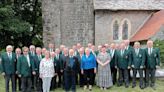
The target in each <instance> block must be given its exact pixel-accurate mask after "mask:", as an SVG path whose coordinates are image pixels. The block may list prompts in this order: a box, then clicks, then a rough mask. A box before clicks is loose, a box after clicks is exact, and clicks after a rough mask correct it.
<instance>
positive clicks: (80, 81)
mask: <svg viewBox="0 0 164 92" xmlns="http://www.w3.org/2000/svg"><path fill="white" fill-rule="evenodd" d="M83 55H84V49H83V48H80V49H79V55H78V56H77V58H78V62H79V63H78V74H79V77H80V78H79V85H80V87H83V85H84V83H83V82H84V77H83V74H81V67H80V65H81V60H82V56H83Z"/></svg>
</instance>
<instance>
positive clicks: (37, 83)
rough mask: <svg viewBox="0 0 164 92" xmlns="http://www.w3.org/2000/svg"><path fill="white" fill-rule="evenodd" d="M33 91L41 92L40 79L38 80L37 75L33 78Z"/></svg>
mask: <svg viewBox="0 0 164 92" xmlns="http://www.w3.org/2000/svg"><path fill="white" fill-rule="evenodd" d="M34 89H35V91H37V92H42V79H41V78H39V74H38V73H37V74H36V75H35V76H34Z"/></svg>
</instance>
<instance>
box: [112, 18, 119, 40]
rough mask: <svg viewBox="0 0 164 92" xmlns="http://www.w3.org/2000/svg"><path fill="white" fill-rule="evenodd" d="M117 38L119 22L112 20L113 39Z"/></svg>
mask: <svg viewBox="0 0 164 92" xmlns="http://www.w3.org/2000/svg"><path fill="white" fill-rule="evenodd" d="M118 39H119V24H118V21H117V20H116V21H114V23H113V40H118Z"/></svg>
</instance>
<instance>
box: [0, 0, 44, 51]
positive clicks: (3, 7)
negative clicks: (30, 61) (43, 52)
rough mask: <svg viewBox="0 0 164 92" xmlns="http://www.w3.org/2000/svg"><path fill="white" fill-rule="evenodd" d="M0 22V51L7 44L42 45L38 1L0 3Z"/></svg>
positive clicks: (40, 13)
mask: <svg viewBox="0 0 164 92" xmlns="http://www.w3.org/2000/svg"><path fill="white" fill-rule="evenodd" d="M0 20H1V21H0V37H1V39H0V50H1V49H4V48H5V47H6V45H8V44H11V45H14V46H15V47H22V46H29V45H31V44H34V45H37V46H42V45H43V43H42V12H41V1H40V0H3V1H0Z"/></svg>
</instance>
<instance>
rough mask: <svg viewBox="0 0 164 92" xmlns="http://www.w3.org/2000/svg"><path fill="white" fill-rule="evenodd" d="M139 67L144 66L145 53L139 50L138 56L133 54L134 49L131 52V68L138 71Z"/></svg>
mask: <svg viewBox="0 0 164 92" xmlns="http://www.w3.org/2000/svg"><path fill="white" fill-rule="evenodd" d="M140 66H142V67H144V66H145V52H144V50H143V49H141V48H140V49H139V52H138V54H137V53H136V52H135V49H133V51H132V68H134V69H140Z"/></svg>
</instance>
